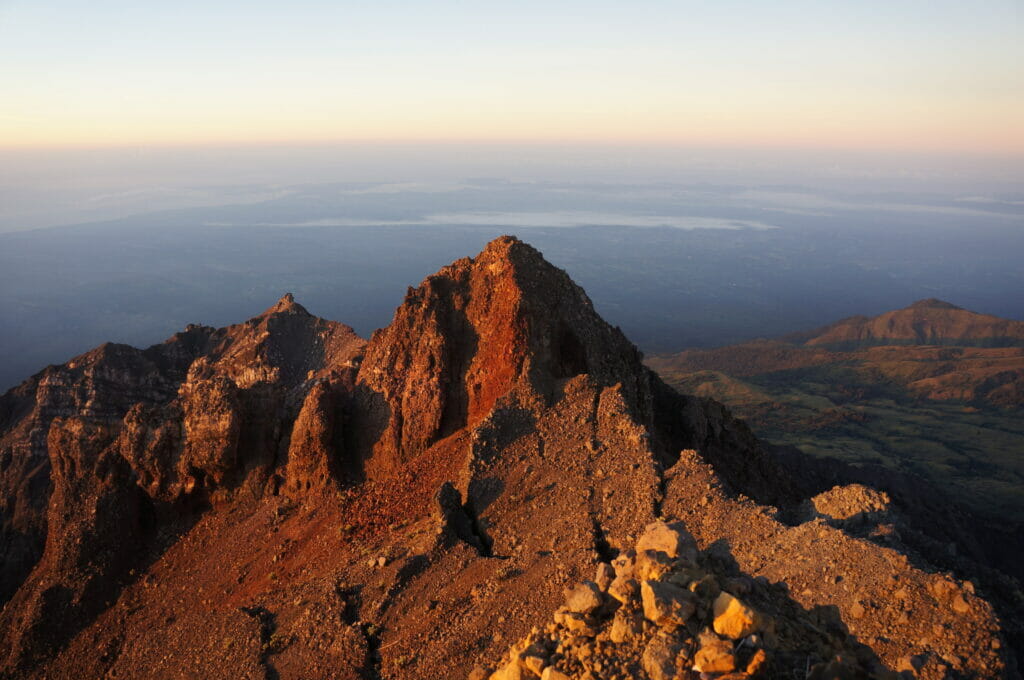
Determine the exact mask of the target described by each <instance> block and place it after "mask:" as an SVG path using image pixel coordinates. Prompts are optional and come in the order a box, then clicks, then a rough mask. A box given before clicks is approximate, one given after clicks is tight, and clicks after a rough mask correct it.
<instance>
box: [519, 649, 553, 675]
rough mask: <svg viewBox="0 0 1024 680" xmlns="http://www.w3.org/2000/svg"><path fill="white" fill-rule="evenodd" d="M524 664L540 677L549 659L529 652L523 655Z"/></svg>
mask: <svg viewBox="0 0 1024 680" xmlns="http://www.w3.org/2000/svg"><path fill="white" fill-rule="evenodd" d="M523 665H524V666H526V669H527V670H529V671H530V672H531V673H533V674H534V675H536V676H538V677H539V676H540V675H541V674H542V673H543V671H544V666H545V665H547V661H546V660H545V659H544V658H543V657H540V656H535V655H533V654H527V655H525V656H523Z"/></svg>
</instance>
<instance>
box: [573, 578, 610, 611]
mask: <svg viewBox="0 0 1024 680" xmlns="http://www.w3.org/2000/svg"><path fill="white" fill-rule="evenodd" d="M603 602H604V598H603V596H602V594H601V589H600V588H598V586H597V584H596V583H594V582H593V581H584V582H583V583H580V584H579V585H577V586H576V587H574V588H572V589H569V590H566V591H565V604H566V606H567V607H568V608H569V611H571V612H576V613H578V614H590V613H591V612H592V611H594V610H595V609H597V608H598V607H600V606H601V604H602V603H603Z"/></svg>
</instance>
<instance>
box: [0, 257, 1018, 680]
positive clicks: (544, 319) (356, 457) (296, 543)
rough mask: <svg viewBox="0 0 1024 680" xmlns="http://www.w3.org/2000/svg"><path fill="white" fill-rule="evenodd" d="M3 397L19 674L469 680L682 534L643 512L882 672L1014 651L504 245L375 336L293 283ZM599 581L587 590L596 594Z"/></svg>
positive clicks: (984, 619)
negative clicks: (808, 517)
mask: <svg viewBox="0 0 1024 680" xmlns="http://www.w3.org/2000/svg"><path fill="white" fill-rule="evenodd" d="M101 349H102V348H101ZM0 417H2V418H3V424H4V430H3V435H2V439H0V446H2V447H3V448H2V449H0V451H2V455H3V459H2V460H3V461H5V466H4V468H3V472H2V477H0V494H2V499H3V501H2V502H3V503H4V505H3V506H2V507H3V510H4V515H3V522H4V524H3V527H4V531H5V533H4V534H3V536H4V542H3V543H2V544H0V548H2V550H3V551H4V553H3V557H4V560H5V564H7V563H8V562H7V559H8V556H13V559H12V561H11V562H10V564H13V565H15V566H16V569H14V570H12V571H11V572H10V573H6V572H5V576H4V577H5V579H6V580H5V582H4V583H5V587H7V588H8V592H9V593H13V595H12V596H11V599H10V601H9V602H8V604H7V605H6V607H5V608H4V610H3V612H2V613H0V640H2V642H3V645H2V647H0V648H2V649H5V650H7V652H6V657H4V658H3V659H0V669H2V671H0V673H4V674H6V675H7V676H10V677H48V678H49V677H52V678H64V677H75V678H84V677H138V676H139V675H140V674H144V675H145V676H147V677H152V678H177V677H183V676H205V677H223V676H224V675H225V674H226V673H229V672H230V673H231V674H232V675H234V676H238V677H281V678H286V677H295V678H298V677H302V678H311V677H312V678H317V677H324V678H326V677H340V678H418V677H465V676H466V675H467V674H468V673H469V672H470V671H471V670H472V669H473V668H474V666H476V665H478V664H492V663H494V662H495V661H496V660H497V659H498V657H499V656H500V655H501V653H502V652H503V651H504V650H505V649H507V646H508V640H509V639H518V638H522V637H524V636H525V635H526V634H527V632H528V631H529V629H530V627H531V626H532V625H534V624H535V623H536V622H538V621H540V620H542V619H543V617H544V616H546V613H550V612H551V611H553V610H555V609H556V608H557V607H558V606H559V604H560V603H561V601H562V599H563V588H564V587H566V586H568V585H570V584H572V583H575V582H577V581H582V580H583V579H584V577H585V575H589V574H592V573H593V572H594V570H595V568H597V565H599V564H601V565H604V566H603V567H601V568H600V569H601V571H599V572H598V573H599V574H604V576H605V577H608V578H611V577H612V576H617V575H618V571H617V570H618V569H619V567H620V566H622V567H623V568H627V563H628V560H629V559H631V558H630V551H631V550H634V549H635V550H636V554H637V555H644V554H646V553H645V552H644V551H645V550H647V549H649V548H650V549H652V550H653V551H654V552H655V553H657V552H658V551H659V550H661V548H659V547H658V546H664V545H665V543H663V542H659V541H663V540H664V539H665V537H666V536H669V537H671V532H668V533H666V532H665V531H661V533H657V532H656V533H657V536H656V537H655V538H654V539H651V538H644V537H641V539H640V544H639V545H638V544H637V539H638V536H640V534H641V532H642V531H643V528H644V527H646V526H648V525H650V524H651V523H652V522H656V521H657V520H659V519H661V518H669V519H671V518H681V519H683V520H684V521H685V523H686V527H687V529H688V530H689V531H690V532H692V537H690V536H689V534H687V535H686V536H685V540H684V539H682V538H681V539H680V540H679V541H677V542H676V544H675V545H674V547H672V548H671V549H669V550H668V551H667V552H668V553H674V554H670V556H669V558H671V559H684V560H689V561H690V562H689V563H688V564H690V566H693V567H700V568H702V569H703V568H704V566H702V565H704V564H705V563H708V564H710V563H709V562H708V560H712V561H714V568H713V569H710V567H709V569H710V571H706V573H705V574H704V576H701V577H700V578H699V579H697V580H698V582H700V583H705V585H706V586H707V587H708V588H711V587H712V580H714V579H712V580H708V579H706V578H705V576H708V575H709V574H710V573H711V571H713V572H714V574H719V573H721V574H727V576H728V578H737V579H741V580H742V579H744V578H748V579H754V581H757V580H758V579H762V580H763V579H765V578H767V579H769V580H770V581H772V582H773V583H776V584H777V585H776V586H773V587H774V588H775V590H773V591H772V592H774V593H776V594H779V593H783V592H784V591H785V589H786V588H788V595H787V598H791V599H787V600H786V601H787V602H789V604H788V605H787V606H790V607H791V608H792V609H793V611H794V612H796V611H798V610H799V609H800V608H803V607H806V608H809V609H811V614H812V615H814V616H817V618H813V617H812V618H813V623H814V625H816V626H819V627H822V626H825V627H828V626H833V627H836V628H839V629H842V631H843V634H844V635H845V637H843V638H842V639H843V640H855V641H857V643H858V644H861V645H863V646H864V647H865V648H867V649H868V652H863V655H864V656H865V658H870V659H871V660H872V661H874V665H873V666H870V669H871V672H874V673H876V674H881V675H879V677H883V676H884V675H885V673H887V672H888V671H892V670H895V669H896V667H897V665H898V664H899V662H900V659H902V658H903V657H905V656H908V655H913V654H932V655H941V657H942V659H944V661H943V664H945V665H946V666H948V668H949V669H950V672H951V673H954V672H955V673H960V674H962V675H965V676H973V677H992V678H995V677H1000V676H1001V675H1002V674H1004V673H1005V672H1008V669H1009V668H1010V666H1009V665H1008V664H1011V663H1012V660H1011V658H1010V657H1009V656H1008V654H1007V652H1006V648H1005V645H1004V644H1003V642H1002V640H1001V637H1000V631H999V623H998V620H997V618H996V617H995V615H994V614H993V613H992V610H991V607H990V606H989V605H988V603H986V602H985V601H984V600H983V599H982V598H980V597H976V596H975V595H973V594H971V593H970V592H969V591H970V589H969V588H968V587H967V586H965V585H962V584H960V583H958V582H956V581H953V580H950V579H946V578H945V577H942V583H943V584H944V585H942V587H941V590H942V598H936V597H934V596H933V595H930V594H929V593H932V592H933V591H934V589H932V590H929V586H928V584H930V583H932V582H933V581H935V579H936V578H938V577H937V576H936V575H935V574H932V573H930V572H929V567H928V565H926V564H923V563H912V562H911V561H910V560H908V559H907V557H906V556H905V555H903V554H901V553H900V552H899V546H898V545H896V546H895V547H882V546H879V545H877V544H875V543H872V542H868V541H865V540H862V539H861V538H859V537H857V536H854V535H851V533H848V532H847V531H845V530H844V529H843V528H842V527H838V526H831V525H829V524H828V523H827V522H825V521H824V520H822V519H815V520H812V521H808V522H805V523H802V524H798V525H797V526H790V525H787V524H785V523H783V522H781V521H780V520H779V519H778V517H780V516H782V515H784V514H787V513H788V514H789V515H794V514H795V513H796V512H797V510H798V509H799V507H800V505H799V504H800V502H802V501H803V500H804V495H802V490H801V489H802V487H801V486H800V485H799V484H797V483H795V481H794V480H793V478H792V476H791V473H790V472H789V471H788V470H787V468H786V467H785V466H783V465H782V464H780V463H779V462H778V460H777V459H776V458H775V457H774V456H773V455H772V454H771V453H770V452H769V451H768V450H767V449H766V448H765V447H764V446H762V445H761V444H760V442H758V441H757V440H756V438H754V436H753V435H752V434H751V433H750V431H749V430H748V429H747V428H746V427H745V426H744V425H743V424H742V423H741V422H739V421H736V420H735V419H733V418H732V417H731V416H730V415H729V413H728V411H726V410H725V409H724V408H723V407H721V406H720V405H717V404H715V403H713V402H710V401H708V400H702V399H697V398H693V397H687V396H684V395H679V394H677V393H675V392H674V391H672V390H671V389H669V388H668V387H667V386H666V385H665V384H664V383H662V382H661V381H660V380H659V379H658V378H657V377H656V376H655V375H654V374H653V373H652V372H651V371H649V370H648V369H646V368H645V367H644V366H643V365H642V363H641V356H640V354H639V352H638V351H637V350H636V348H635V347H634V346H633V345H632V344H631V343H630V342H629V341H628V340H627V339H626V338H625V337H624V336H623V335H622V333H621V332H620V331H619V330H618V329H615V328H612V327H611V326H609V325H608V324H606V323H605V322H604V321H603V320H602V319H601V318H600V317H599V315H598V314H597V313H596V312H595V311H594V309H593V306H592V305H591V303H590V301H589V300H588V299H587V297H586V294H585V293H584V292H583V291H582V290H581V289H580V288H579V287H578V286H576V285H575V284H574V283H573V282H572V281H571V280H570V279H569V277H568V276H567V275H566V274H565V273H564V272H562V271H561V270H559V269H557V268H556V267H554V266H552V265H551V264H549V263H548V262H546V261H545V260H544V259H543V257H542V256H541V255H540V253H538V252H537V251H536V250H534V249H532V248H531V247H529V246H528V245H526V244H524V243H522V242H520V241H518V240H516V239H514V238H511V237H503V238H501V239H497V240H496V241H494V242H492V243H491V244H489V245H488V246H487V248H486V249H485V250H484V251H483V252H482V253H480V254H479V255H478V256H477V257H475V258H472V259H469V258H466V259H463V260H459V261H457V262H455V263H453V264H452V265H450V266H449V267H446V268H444V269H442V270H441V271H440V272H438V273H437V274H435V275H433V276H431V277H428V278H427V279H426V280H425V281H424V282H423V284H421V285H420V286H419V287H418V288H416V289H413V290H410V291H409V293H408V294H407V295H406V298H405V301H404V302H403V304H402V305H401V306H400V307H399V308H398V310H397V311H396V313H395V317H394V319H393V321H392V323H391V324H390V325H389V326H388V327H387V328H385V329H383V330H380V331H378V332H376V333H375V334H374V335H373V337H372V338H371V339H370V340H369V341H368V342H366V343H364V342H363V341H362V340H360V339H359V338H358V337H356V336H355V335H354V333H352V331H351V329H349V328H348V327H346V326H343V325H341V324H336V323H333V322H328V321H324V320H321V319H317V318H315V317H313V316H311V315H309V314H308V312H306V310H304V309H302V308H301V306H299V305H298V304H297V303H295V302H294V300H293V299H291V297H290V296H286V297H285V298H282V300H281V301H280V302H279V303H278V304H277V305H275V306H274V307H272V308H271V309H269V310H267V312H265V313H264V314H262V315H260V316H258V317H256V318H254V319H252V320H250V321H248V322H246V323H244V324H239V325H237V326H231V327H228V328H225V329H209V328H201V327H191V328H190V329H188V330H187V331H186V332H185V333H183V334H181V335H179V336H175V338H172V339H171V340H170V341H168V342H167V343H164V344H163V345H158V346H156V347H154V348H150V349H148V350H134V349H132V348H122V347H114V348H110V347H108V348H107V349H105V350H103V351H101V350H97V351H96V353H90V354H88V355H84V356H83V357H79V358H77V359H75V360H73V361H72V362H69V363H68V364H66V365H65V366H62V367H51V368H49V369H47V370H46V371H44V372H43V373H41V374H40V375H38V376H36V377H34V378H33V379H31V380H30V381H28V382H26V383H25V384H24V385H22V386H20V387H19V388H17V389H16V390H14V391H12V392H10V393H8V394H7V395H6V396H5V397H4V398H3V402H2V409H0ZM779 508H783V509H786V513H782V514H780V513H779V512H778V510H779ZM659 526H660V525H659ZM32 531H35V533H34V534H32ZM679 535H680V536H682V534H679ZM25 536H28V538H25ZM645 536H646V535H645ZM33 541H35V542H33ZM669 542H670V543H671V541H669ZM698 549H699V550H700V551H702V552H701V553H699V554H698ZM623 560H626V561H625V562H624V561H623ZM654 561H655V562H656V563H657V564H661V562H659V561H658V559H655V560H654ZM609 564H614V565H616V566H615V569H616V572H615V573H614V574H612V573H610V572H609V569H610V567H609V566H608V565H609ZM631 568H637V567H636V564H635V563H634V564H633V567H631ZM652 568H656V569H661V567H652ZM672 568H673V569H675V567H672ZM18 570H20V571H18ZM667 573H668V572H667V571H666V572H662V573H661V574H660V575H665V574H667ZM658 578H659V577H655V578H653V579H652V578H647V579H644V580H645V581H652V582H653V584H647V588H648V590H652V592H655V593H656V594H657V593H659V592H662V591H664V592H669V591H668V590H666V588H668V587H669V585H670V584H665V585H664V586H662V585H658V583H659V581H658ZM709 578H710V577H709ZM723 578H725V577H723ZM739 582H740V581H737V583H739ZM742 582H744V583H746V582H747V581H742ZM893 584H898V586H899V587H901V588H902V589H903V590H904V591H905V593H906V596H905V598H904V599H903V600H901V602H904V603H905V605H906V606H901V608H896V607H895V605H894V606H893V608H892V610H891V611H890V610H889V608H888V607H889V601H888V600H884V599H883V594H884V590H885V589H886V588H888V589H890V590H892V589H893V587H894V586H893ZM620 585H622V584H620ZM682 585H683V584H682V583H681V582H680V583H676V584H674V585H672V587H673V588H676V587H682ZM595 587H596V588H597V590H594V589H592V588H590V587H589V586H587V588H588V589H589V593H590V594H589V595H588V594H587V592H583V591H581V592H580V593H578V596H579V598H581V599H586V598H587V597H591V599H595V598H596V599H601V598H604V597H605V596H604V595H603V593H604V592H605V590H606V588H608V589H611V588H613V587H614V586H613V584H612V583H611V582H609V583H608V584H605V586H600V585H597V586H595ZM638 588H640V589H641V599H643V597H644V595H643V593H644V592H646V591H643V585H639V586H638ZM851 589H855V590H851ZM687 592H690V591H687ZM598 593H602V594H600V595H599V594H598ZM947 596H948V597H950V598H952V599H951V600H950V601H951V602H953V603H954V604H953V605H951V606H952V609H951V608H950V607H949V606H947V605H946V604H945V603H946V599H944V598H947ZM694 597H695V598H697V597H703V594H698V595H694ZM756 597H757V595H755V598H756ZM780 597H781V595H780ZM682 599H684V600H687V601H689V600H690V599H691V598H690V597H689V596H683V598H682ZM602 601H603V600H602ZM960 602H963V603H964V604H963V606H961V605H960V604H959V603H960ZM690 604H692V605H693V608H694V612H700V611H703V610H702V609H701V607H702V606H705V605H706V604H707V603H706V602H704V601H703V600H700V601H697V600H694V601H693V602H691V603H690ZM681 606H682V605H681ZM723 606H727V607H728V606H731V605H729V603H725V605H723ZM965 607H966V609H965ZM684 608H686V607H684ZM669 610H670V611H668V613H666V614H665V616H666V617H668V619H671V618H672V617H677V618H685V617H682V613H681V610H679V611H677V610H675V609H672V606H671V605H669ZM876 610H877V611H876ZM883 610H884V611H883ZM866 611H870V613H871V616H870V617H868V616H865V615H864V614H863V612H866ZM576 613H579V612H576ZM903 614H905V615H906V616H908V617H911V616H912V617H914V618H913V621H914V624H913V625H907V624H906V623H901V619H900V618H899V617H900V616H901V615H903ZM701 616H703V614H701ZM568 618H570V619H574V620H575V617H572V616H570V617H568ZM656 618H658V617H656ZM666 620H667V619H666ZM801 620H803V619H801ZM807 620H811V619H807ZM875 621H880V622H881V623H880V624H877V625H876V624H875V623H874V622H875ZM656 623H657V625H659V626H660V625H662V623H664V622H663V621H662V620H661V619H660V618H658V620H657V622H656ZM681 623H685V621H682V622H681ZM641 628H642V626H641ZM829 630H831V629H829ZM929 630H930V631H932V632H931V633H928V631H929ZM939 630H941V633H940V632H936V631H939ZM577 632H580V631H577ZM698 632H699V631H698ZM926 633H928V634H926ZM792 634H793V635H794V636H796V637H797V638H798V637H799V635H800V633H799V630H796V631H795V632H793V633H792ZM827 635H832V633H831V632H829V633H827ZM815 639H817V638H815ZM665 644H666V645H668V646H671V645H672V644H674V643H673V642H672V641H669V640H667V639H666V641H665ZM708 644H709V645H711V641H710V638H708ZM850 644H853V642H851V643H850ZM719 646H721V645H719ZM801 649H803V648H801ZM807 649H808V650H811V651H808V652H807V658H806V659H805V662H806V663H808V664H811V665H813V664H815V663H819V662H820V663H824V664H828V663H829V661H830V658H829V656H828V654H826V651H828V653H829V654H830V653H831V650H822V649H813V645H809V646H808V647H807ZM858 649H860V648H859V647H858ZM608 651H609V653H612V654H614V652H615V649H614V648H610V649H609V650H608ZM624 651H625V650H624ZM663 651H664V650H663ZM659 653H660V652H659ZM743 656H744V662H745V663H749V661H750V660H749V659H746V651H744V654H743ZM812 656H813V658H812ZM929 658H931V657H929ZM619 666H621V664H619V665H618V666H615V667H616V668H617V667H619ZM609 667H611V665H609ZM866 667H867V666H866ZM652 668H653V666H652ZM227 669H232V670H230V671H228V670H227ZM887 669H888V670H887ZM567 670H571V669H567ZM541 672H543V670H542V671H541ZM637 672H638V673H644V672H646V673H647V674H648V675H650V673H651V671H650V669H647V668H646V666H644V667H642V669H641V670H640V671H637ZM600 673H601V671H599V670H597V674H596V675H595V674H594V673H591V677H592V678H597V677H606V676H605V675H601V674H600ZM538 675H539V673H538ZM549 675H550V674H549ZM606 675H607V674H606ZM581 677H582V676H581ZM607 677H611V676H607ZM636 677H644V676H643V675H642V674H640V675H637V676H636Z"/></svg>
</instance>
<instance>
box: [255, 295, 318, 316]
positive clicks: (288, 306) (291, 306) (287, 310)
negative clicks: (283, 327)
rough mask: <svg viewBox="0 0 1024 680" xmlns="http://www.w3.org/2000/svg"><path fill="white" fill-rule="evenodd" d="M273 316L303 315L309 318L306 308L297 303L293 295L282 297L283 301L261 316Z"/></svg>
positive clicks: (279, 301)
mask: <svg viewBox="0 0 1024 680" xmlns="http://www.w3.org/2000/svg"><path fill="white" fill-rule="evenodd" d="M271 314H303V315H306V316H309V312H308V311H307V310H306V308H305V307H303V306H302V305H300V304H299V303H298V302H296V301H295V296H294V295H292V294H291V293H285V294H284V295H282V296H281V299H280V300H278V301H277V302H275V303H274V304H273V306H271V307H270V308H268V309H267V311H265V312H263V314H261V316H269V315H271Z"/></svg>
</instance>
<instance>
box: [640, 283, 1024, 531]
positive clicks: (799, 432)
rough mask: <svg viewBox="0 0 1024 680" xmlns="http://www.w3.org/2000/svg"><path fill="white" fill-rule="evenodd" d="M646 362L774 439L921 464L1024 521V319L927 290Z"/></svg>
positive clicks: (984, 506) (975, 501)
mask: <svg viewBox="0 0 1024 680" xmlns="http://www.w3.org/2000/svg"><path fill="white" fill-rule="evenodd" d="M647 363H648V365H649V366H651V368H653V369H655V370H656V371H657V372H658V373H659V374H660V375H661V376H662V377H663V378H664V379H665V380H666V381H667V382H669V383H670V384H671V385H672V386H674V387H676V388H677V389H679V390H683V391H686V392H689V393H695V394H699V395H702V396H707V397H711V398H714V399H716V400H719V401H721V402H723V403H725V404H726V405H727V406H729V407H730V408H731V409H732V410H733V412H735V413H736V414H737V415H738V416H739V417H741V418H743V419H745V420H747V421H748V422H749V423H750V424H751V426H752V428H753V429H754V431H755V432H756V433H757V434H758V435H759V436H762V437H764V438H766V439H768V440H770V441H773V442H776V443H779V444H790V445H794V446H797V447H799V448H800V449H802V450H803V451H805V452H807V453H812V454H815V455H818V456H826V457H835V458H841V459H843V460H846V461H847V462H852V463H856V464H864V463H874V464H880V465H883V466H885V467H889V468H895V469H900V470H903V471H907V472H914V473H918V474H922V475H924V476H925V477H927V478H929V479H931V480H932V481H933V482H934V483H936V484H938V485H940V486H945V488H946V489H947V490H949V491H950V492H952V493H954V494H956V495H957V496H959V497H963V498H964V499H965V500H966V501H967V502H969V503H971V504H972V505H973V506H974V507H975V508H976V509H978V510H980V511H983V512H985V513H987V514H989V515H991V516H993V517H999V518H1000V519H1001V520H1002V519H1006V518H1011V519H1012V520H1013V521H1024V419H1022V418H1021V415H1022V412H1024V323H1021V322H1019V321H1009V320H1006V319H1000V318H998V317H995V316H990V315H986V314H977V313H975V312H971V311H969V310H966V309H962V308H960V307H957V306H955V305H952V304H950V303H948V302H943V301H941V300H935V299H930V300H922V301H920V302H916V303H914V304H913V305H911V306H909V307H907V308H905V309H900V310H896V311H892V312H886V313H884V314H881V315H879V316H876V317H870V318H869V317H863V316H859V317H852V318H848V319H844V320H842V321H839V322H837V323H835V324H832V325H830V326H826V327H824V328H819V329H817V330H814V331H808V332H806V333H797V334H791V335H788V336H785V337H783V338H780V339H776V340H756V341H752V342H745V343H741V344H738V345H730V346H727V347H718V348H715V349H706V350H705V349H700V350H688V351H685V352H680V353H678V354H672V355H662V356H654V357H650V358H648V360H647Z"/></svg>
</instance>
